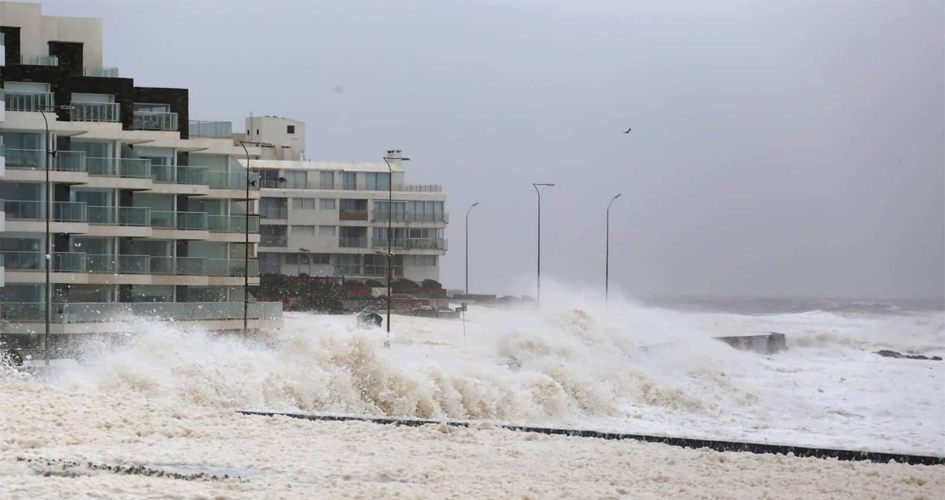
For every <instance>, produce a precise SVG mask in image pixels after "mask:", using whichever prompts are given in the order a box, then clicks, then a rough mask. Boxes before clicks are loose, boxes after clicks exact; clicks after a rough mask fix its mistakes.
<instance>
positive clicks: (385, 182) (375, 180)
mask: <svg viewBox="0 0 945 500" xmlns="http://www.w3.org/2000/svg"><path fill="white" fill-rule="evenodd" d="M365 178H366V179H367V190H368V191H387V190H388V189H390V173H389V172H384V173H383V174H376V173H370V174H365Z"/></svg>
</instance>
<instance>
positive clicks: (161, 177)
mask: <svg viewBox="0 0 945 500" xmlns="http://www.w3.org/2000/svg"><path fill="white" fill-rule="evenodd" d="M151 180H153V181H154V182H157V183H160V184H187V185H206V184H207V167H175V166H173V165H151Z"/></svg>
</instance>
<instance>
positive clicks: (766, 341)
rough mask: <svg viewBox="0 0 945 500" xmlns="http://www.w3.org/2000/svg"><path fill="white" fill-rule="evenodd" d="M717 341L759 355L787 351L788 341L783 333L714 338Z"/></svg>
mask: <svg viewBox="0 0 945 500" xmlns="http://www.w3.org/2000/svg"><path fill="white" fill-rule="evenodd" d="M713 338H714V339H715V340H719V341H722V342H725V343H726V344H728V345H730V346H732V347H734V348H735V349H738V350H739V351H751V352H757V353H758V354H775V353H778V352H781V351H786V350H787V348H788V347H787V339H785V337H784V334H783V333H774V332H772V333H768V334H765V335H736V336H730V337H713Z"/></svg>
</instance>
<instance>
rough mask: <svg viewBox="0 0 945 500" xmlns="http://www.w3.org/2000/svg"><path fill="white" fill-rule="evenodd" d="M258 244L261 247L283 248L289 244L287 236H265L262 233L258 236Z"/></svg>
mask: <svg viewBox="0 0 945 500" xmlns="http://www.w3.org/2000/svg"><path fill="white" fill-rule="evenodd" d="M259 246H262V247H275V248H285V247H287V246H289V238H288V237H287V236H265V235H263V236H262V237H261V238H260V241H259Z"/></svg>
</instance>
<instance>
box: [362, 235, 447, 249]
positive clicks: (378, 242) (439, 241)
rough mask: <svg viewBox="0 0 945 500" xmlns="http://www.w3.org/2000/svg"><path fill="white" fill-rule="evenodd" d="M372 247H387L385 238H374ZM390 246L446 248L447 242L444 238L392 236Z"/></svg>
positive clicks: (402, 247)
mask: <svg viewBox="0 0 945 500" xmlns="http://www.w3.org/2000/svg"><path fill="white" fill-rule="evenodd" d="M371 244H372V246H373V247H374V248H387V240H386V239H384V238H379V239H375V240H373V241H372V242H371ZM390 246H391V248H401V249H408V250H446V249H447V244H446V239H444V238H423V239H409V238H394V239H393V240H391V245H390Z"/></svg>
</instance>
